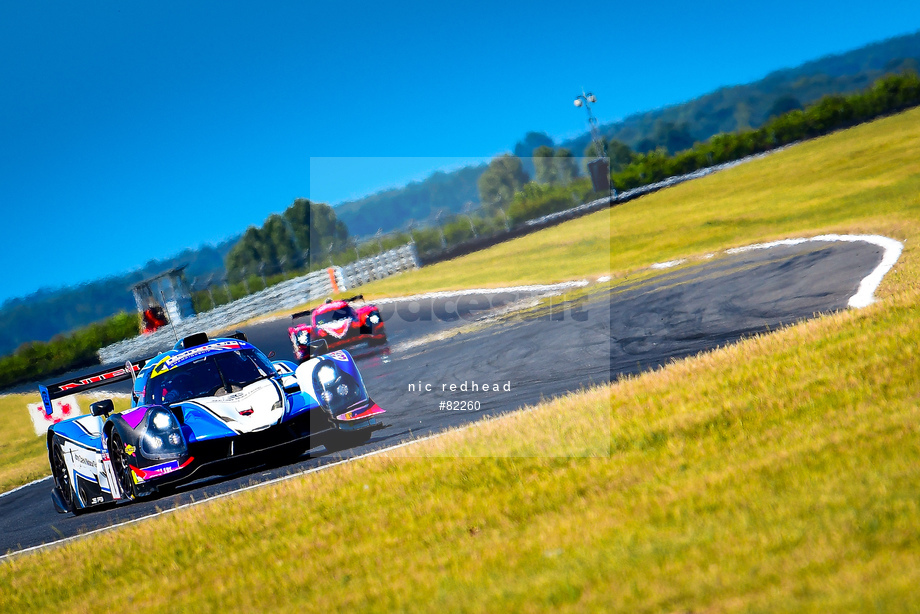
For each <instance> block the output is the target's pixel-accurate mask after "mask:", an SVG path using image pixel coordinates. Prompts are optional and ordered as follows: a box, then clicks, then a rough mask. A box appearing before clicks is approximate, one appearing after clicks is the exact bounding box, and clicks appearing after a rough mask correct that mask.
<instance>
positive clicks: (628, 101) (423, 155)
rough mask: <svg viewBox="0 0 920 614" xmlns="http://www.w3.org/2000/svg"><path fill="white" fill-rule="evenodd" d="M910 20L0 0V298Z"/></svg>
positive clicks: (864, 8)
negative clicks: (583, 98) (590, 108)
mask: <svg viewBox="0 0 920 614" xmlns="http://www.w3.org/2000/svg"><path fill="white" fill-rule="evenodd" d="M918 28H920V3H917V2H916V0H913V1H884V0H882V1H879V2H875V3H865V2H847V1H838V2H825V1H820V2H810V3H802V2H790V1H786V0H782V1H778V2H771V3H737V2H706V3H687V2H669V1H660V2H657V3H628V4H626V3H620V2H613V3H580V4H571V3H562V2H505V3H491V2H463V3H444V2H431V1H428V2H417V3H416V2H412V3H378V2H373V3H363V2H351V3H328V2H324V3H313V2H303V1H299V2H286V1H277V2H271V3H264V2H258V3H257V2H248V1H245V2H244V1H233V0H222V1H221V2H211V1H204V0H200V1H197V2H177V1H172V0H156V1H146V0H117V1H116V0H93V1H92V2H65V1H49V0H29V1H28V2H23V1H20V0H0V143H2V147H0V206H2V211H3V221H4V223H3V225H2V227H0V228H2V231H0V232H2V240H0V258H2V260H0V262H2V265H3V266H2V275H3V276H4V279H3V284H2V285H0V300H4V299H6V298H9V297H13V296H21V295H25V294H27V293H29V292H32V291H35V290H37V289H38V288H40V287H57V286H61V285H67V284H76V283H80V282H84V281H88V280H92V279H95V278H98V277H102V276H105V275H109V274H115V273H120V272H124V271H128V270H131V269H133V268H136V267H137V266H140V265H142V264H143V263H145V262H146V261H148V260H150V259H153V258H164V257H168V256H170V255H172V254H175V253H176V252H178V251H180V250H181V249H183V248H185V247H192V246H197V245H200V244H203V243H215V242H218V241H220V240H222V239H224V238H226V237H228V236H231V235H234V234H237V233H239V232H241V231H243V230H244V229H245V228H246V227H247V226H249V225H254V224H255V225H258V224H261V222H262V221H263V220H264V219H265V217H266V216H267V215H268V214H270V213H272V212H278V211H282V210H283V209H285V208H286V207H287V206H288V205H289V204H290V203H291V201H292V200H293V199H294V198H297V197H301V196H305V197H311V198H313V199H314V200H318V201H323V202H329V203H332V204H335V203H338V202H340V201H342V200H346V199H350V198H355V197H359V196H361V195H364V194H367V193H371V192H374V191H377V190H380V189H383V188H386V187H391V186H393V185H400V184H403V183H405V182H406V181H409V180H413V179H421V178H423V177H424V176H426V175H427V174H428V173H429V172H431V171H433V170H435V169H436V168H439V167H442V166H448V167H454V166H456V164H457V163H458V160H460V161H462V160H480V159H487V158H489V157H491V156H493V155H495V154H498V153H501V152H503V151H507V150H510V149H511V148H512V147H513V145H514V143H515V142H516V141H517V140H518V139H520V138H521V137H522V136H523V135H524V134H525V133H526V132H527V131H529V130H538V131H544V132H547V133H548V134H550V135H551V136H553V137H556V138H557V139H561V138H565V137H567V136H574V135H575V134H578V133H579V132H582V131H584V130H585V128H586V125H585V121H584V120H585V117H584V113H583V111H580V110H578V109H575V108H574V107H573V106H572V99H573V97H574V96H575V95H576V94H578V93H579V92H580V91H581V88H582V87H584V88H586V89H588V90H592V91H593V92H594V93H595V94H596V95H597V96H598V103H597V105H596V106H595V111H596V113H597V115H598V117H599V118H600V120H601V121H602V122H604V121H612V120H615V119H618V118H622V117H624V116H626V115H629V114H631V113H634V112H638V111H645V110H649V109H652V108H655V107H660V106H664V105H668V104H674V103H677V102H681V101H684V100H688V99H691V98H694V97H696V96H698V95H700V94H703V93H706V92H708V91H710V90H712V89H714V88H716V87H719V86H722V85H732V84H737V83H744V82H749V81H752V80H755V79H758V78H760V77H762V76H764V75H765V74H766V73H768V72H770V71H772V70H775V69H778V68H782V67H788V66H795V65H797V64H800V63H802V62H804V61H807V60H811V59H815V58H818V57H820V56H822V55H827V54H829V53H835V52H842V51H846V50H849V49H852V48H856V47H860V46H862V45H864V44H866V43H869V42H872V41H877V40H881V39H884V38H888V37H891V36H895V35H899V34H905V33H910V32H914V31H916V30H917V29H918ZM311 157H312V158H316V159H317V160H316V164H314V165H313V166H314V167H313V168H311V164H310V159H311ZM387 157H393V158H399V159H398V160H392V161H381V160H380V159H381V158H387ZM361 158H368V160H361ZM311 176H312V177H313V181H312V185H311Z"/></svg>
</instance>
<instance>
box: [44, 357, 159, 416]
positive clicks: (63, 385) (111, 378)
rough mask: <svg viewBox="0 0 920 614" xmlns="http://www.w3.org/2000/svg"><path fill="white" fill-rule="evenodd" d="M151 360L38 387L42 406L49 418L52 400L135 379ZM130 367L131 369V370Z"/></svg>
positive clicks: (126, 364) (146, 359) (127, 363)
mask: <svg viewBox="0 0 920 614" xmlns="http://www.w3.org/2000/svg"><path fill="white" fill-rule="evenodd" d="M148 360H150V359H149V358H145V359H144V360H139V361H137V362H130V361H129V362H126V363H125V366H123V367H115V368H112V367H109V368H108V369H106V370H104V371H98V372H96V373H89V374H87V375H80V376H78V377H75V378H73V379H67V380H62V381H60V382H54V383H53V384H48V385H47V386H46V385H43V384H39V385H38V391H39V392H40V393H41V395H42V404H43V405H44V406H45V413H46V414H48V415H49V416H50V415H51V412H52V411H53V408H52V406H51V401H52V399H59V398H61V397H66V396H69V395H71V394H77V393H78V392H86V391H87V390H92V389H93V388H101V387H102V386H109V385H111V384H114V383H116V382H122V381H124V380H126V379H133V378H134V376H135V375H136V374H137V372H138V371H140V370H141V369H142V368H143V367H144V365H145V364H147V361H148ZM129 367H130V369H129Z"/></svg>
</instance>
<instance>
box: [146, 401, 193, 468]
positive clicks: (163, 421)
mask: <svg viewBox="0 0 920 614" xmlns="http://www.w3.org/2000/svg"><path fill="white" fill-rule="evenodd" d="M140 444H141V445H140V447H141V453H142V454H143V456H145V457H146V458H149V459H152V460H161V459H166V458H177V457H179V456H182V455H183V454H185V453H186V452H188V446H186V444H185V438H184V437H183V436H182V430H181V428H180V427H179V421H178V420H176V416H175V415H174V414H173V413H172V412H171V411H169V410H167V409H163V408H158V409H155V410H153V411H152V412H151V413H150V414H148V416H147V428H146V429H144V433H143V435H142V436H141V438H140Z"/></svg>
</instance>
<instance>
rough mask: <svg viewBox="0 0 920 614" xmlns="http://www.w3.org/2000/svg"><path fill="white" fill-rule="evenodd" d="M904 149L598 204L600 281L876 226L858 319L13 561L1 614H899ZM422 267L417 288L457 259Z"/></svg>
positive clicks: (913, 449) (860, 151)
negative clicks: (880, 259)
mask: <svg viewBox="0 0 920 614" xmlns="http://www.w3.org/2000/svg"><path fill="white" fill-rule="evenodd" d="M918 153H920V112H918V111H912V112H909V113H905V114H902V115H898V116H894V117H891V118H886V119H884V120H881V121H878V122H875V123H873V124H870V125H866V126H861V127H858V128H855V129H852V130H849V131H846V132H842V133H838V134H835V135H831V136H829V137H826V138H823V139H820V140H818V141H815V142H811V143H806V144H803V145H800V146H798V147H795V148H793V149H790V150H788V151H785V152H782V153H779V154H776V155H774V156H771V157H769V158H767V159H765V160H761V161H758V162H753V163H750V164H747V165H744V166H742V167H739V168H737V169H734V170H732V171H730V172H725V173H722V174H719V175H716V176H713V177H709V178H707V179H704V180H701V181H697V182H693V183H690V184H684V185H682V186H679V187H677V188H675V189H672V190H668V191H666V192H661V193H658V194H655V195H653V196H650V197H648V198H644V199H641V200H639V201H636V202H633V203H629V204H627V205H624V206H622V207H618V208H616V209H614V210H613V211H612V212H611V213H610V225H609V229H610V233H611V236H612V237H613V239H614V240H613V245H612V247H611V250H610V252H609V258H610V259H611V260H612V261H613V263H614V264H613V270H614V271H616V273H617V274H618V275H626V274H627V273H629V272H631V271H635V270H638V269H641V268H642V267H644V266H647V265H648V264H650V263H652V262H656V261H662V260H669V259H673V258H675V257H678V256H680V257H683V256H688V255H694V254H704V253H707V252H709V251H715V250H717V249H722V248H725V247H730V246H733V245H741V244H746V243H751V242H758V241H764V240H769V239H774V238H781V237H785V236H802V235H813V234H818V233H823V232H848V233H878V234H885V235H888V236H893V237H895V238H898V239H900V240H902V241H904V243H905V251H904V253H903V255H902V259H901V261H900V262H899V264H898V266H897V267H896V268H895V269H894V270H893V271H892V272H891V273H890V274H889V275H888V276H887V277H886V279H885V282H884V283H883V285H882V287H881V289H880V291H879V295H880V296H881V297H882V298H883V300H882V301H881V302H879V303H877V304H875V305H873V306H871V307H869V308H867V309H864V310H861V311H848V312H843V313H840V314H836V315H833V316H830V317H824V318H820V319H817V320H812V321H809V322H807V323H803V324H800V325H797V326H794V327H791V328H787V329H783V330H781V331H778V332H776V333H774V334H771V335H765V336H761V337H757V338H754V339H749V340H747V341H744V342H742V343H740V344H737V345H734V346H731V347H728V348H724V349H721V350H718V351H715V352H711V353H707V354H703V355H700V356H698V357H695V358H691V359H687V360H684V361H680V362H677V363H674V364H671V365H669V366H667V367H666V368H663V369H660V370H658V371H655V372H652V373H647V374H645V375H643V376H640V377H636V378H630V379H627V380H624V381H621V382H619V383H616V384H612V385H610V386H606V387H602V388H598V389H594V390H591V391H587V392H584V393H582V394H580V395H572V396H570V397H567V398H565V399H561V400H558V401H555V402H552V403H549V404H547V405H544V406H541V407H538V408H536V409H533V410H531V411H526V412H517V413H514V414H511V415H509V416H505V417H503V418H501V419H496V420H490V421H487V422H484V423H479V424H476V425H474V426H472V427H469V428H466V429H463V430H459V431H454V432H451V433H449V434H447V435H445V436H443V437H440V438H437V439H434V440H430V441H428V442H424V443H422V444H420V445H418V446H415V447H410V448H403V449H400V450H397V451H394V452H391V453H388V454H386V455H383V456H377V457H372V458H369V459H364V460H361V461H358V462H354V463H350V464H348V465H344V466H342V467H338V468H335V469H332V470H329V471H325V472H320V473H315V474H311V475H308V476H304V477H299V478H295V479H292V480H289V481H287V482H283V483H280V484H276V485H273V486H270V487H265V488H261V489H257V490H253V491H249V492H246V493H242V494H240V495H237V496H234V497H233V498H231V499H223V500H220V501H215V502H211V503H206V504H203V505H200V506H198V507H195V508H191V509H188V510H185V511H182V512H178V513H175V514H170V515H167V516H164V517H161V518H159V519H156V520H153V521H149V522H145V523H142V524H139V525H133V526H129V527H125V528H122V529H119V530H117V531H112V532H109V533H105V534H102V535H98V536H94V537H92V538H89V539H86V540H82V541H78V542H73V543H70V544H67V545H64V546H62V547H58V548H55V549H52V550H49V551H46V552H41V553H37V554H33V555H28V556H23V557H17V558H14V559H12V560H10V561H9V562H7V563H6V564H3V565H0V594H2V595H3V596H4V598H3V599H2V600H0V610H3V611H11V612H12V611H16V612H20V611H30V610H51V609H54V610H56V611H94V610H99V609H106V608H108V607H109V606H110V604H112V603H116V602H117V603H122V602H123V599H122V596H126V595H130V596H131V600H132V601H131V606H130V607H131V609H132V610H136V611H142V612H143V611H162V610H171V611H187V610H194V611H215V610H223V609H225V608H227V607H232V608H234V609H242V610H252V611H278V610H294V609H305V608H307V607H309V608H331V609H334V610H344V609H350V608H358V609H362V610H376V611H392V610H413V611H414V610H419V611H421V610H425V611H430V610H441V611H447V610H450V611H458V610H465V611H484V612H492V611H504V610H520V611H537V610H552V611H560V610H563V611H579V612H580V611H603V610H617V611H630V612H636V611H640V612H644V611H649V612H651V611H697V610H705V611H748V612H777V611H795V612H801V611H821V612H826V611H864V610H870V609H871V610H876V611H905V610H910V609H911V608H915V607H916V605H915V604H916V603H920V473H918V471H917V467H920V437H918V435H920V378H918V377H917V373H918V372H920V351H918V350H917V348H918V347H920V324H918V322H920V284H918V281H920V252H918V250H917V244H918V241H917V239H918V238H920V216H918V215H917V213H918V212H917V209H918V207H920V189H918V188H920V155H918ZM588 219H589V218H584V220H578V221H577V222H573V224H575V223H578V222H581V223H585V222H586V221H587V220H588ZM561 228H562V227H560V229H561ZM569 228H570V227H569ZM582 228H583V229H584V230H585V232H586V234H587V233H588V231H590V230H591V227H590V226H589V225H588V226H583V227H582ZM557 230H558V229H557ZM547 232H552V231H547ZM566 232H569V231H568V230H567V231H566ZM540 234H542V233H540ZM597 234H603V233H597ZM551 243H552V242H551V241H549V240H547V242H546V245H547V246H549V247H550V248H551ZM510 245H511V244H510V243H509V244H507V245H504V246H499V247H497V248H495V250H506V249H509V246H510ZM565 249H567V248H565V247H563V248H560V250H561V251H565ZM489 251H492V250H489ZM496 253H497V254H505V257H507V254H508V252H493V254H496ZM604 256H605V257H606V256H607V255H606V254H605V255H604ZM477 257H479V258H485V253H483V254H480V255H477ZM480 262H482V261H480ZM495 264H496V267H497V268H498V269H501V270H505V269H506V268H507V267H505V263H504V262H501V257H500V256H496V261H495ZM528 264H530V263H525V264H524V268H525V271H527V270H528V269H527V265H528ZM439 266H442V268H441V272H442V274H441V275H439V276H436V277H437V279H432V280H431V283H437V281H438V279H441V280H443V279H444V278H446V277H447V275H448V274H449V273H450V272H451V271H452V270H453V269H452V267H457V266H460V263H444V265H439ZM467 266H472V265H470V264H469V262H468V263H467ZM544 266H546V265H544ZM563 266H568V265H563ZM432 268H435V267H432ZM572 268H574V266H573V267H572ZM546 269H547V270H548V269H549V267H548V266H546ZM585 270H587V269H585ZM426 274H428V273H427V272H426V271H425V270H422V271H419V272H417V273H414V274H412V275H418V276H421V275H426ZM502 274H507V273H502ZM525 274H531V273H525ZM579 274H583V273H579ZM404 277H406V278H408V277H410V275H406V276H404ZM418 279H431V278H423V277H419V278H418ZM539 281H546V280H545V279H541V280H539ZM380 283H381V284H386V283H390V284H397V280H395V279H394V280H392V281H389V280H387V281H384V282H380ZM450 283H453V282H450ZM381 287H382V288H383V290H381V292H383V291H384V290H385V289H386V288H387V287H393V286H381ZM416 290H417V286H416ZM394 292H398V290H394ZM598 420H609V421H610V429H609V434H610V438H609V439H607V433H608V430H607V429H595V428H593V426H594V425H595V424H596V423H597V421H598ZM561 426H564V427H565V429H566V432H563V433H562V434H559V433H558V432H557V431H558V428H559V427H561ZM607 454H609V456H608V455H607ZM65 521H66V520H65Z"/></svg>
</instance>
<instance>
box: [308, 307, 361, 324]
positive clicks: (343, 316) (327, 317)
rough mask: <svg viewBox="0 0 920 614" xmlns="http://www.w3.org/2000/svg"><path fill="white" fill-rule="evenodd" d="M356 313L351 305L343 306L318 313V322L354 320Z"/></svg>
mask: <svg viewBox="0 0 920 614" xmlns="http://www.w3.org/2000/svg"><path fill="white" fill-rule="evenodd" d="M354 315H355V312H354V310H353V309H352V308H351V307H342V308H341V309H335V310H333V311H327V312H325V313H318V314H316V323H317V324H328V323H329V322H335V321H336V320H352V319H354Z"/></svg>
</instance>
